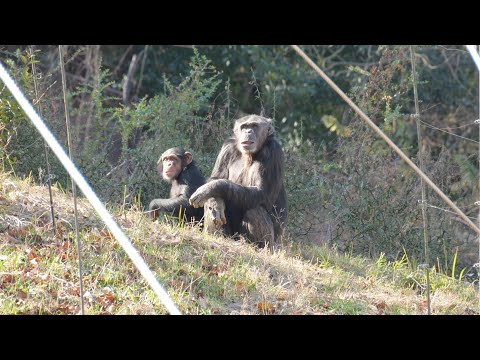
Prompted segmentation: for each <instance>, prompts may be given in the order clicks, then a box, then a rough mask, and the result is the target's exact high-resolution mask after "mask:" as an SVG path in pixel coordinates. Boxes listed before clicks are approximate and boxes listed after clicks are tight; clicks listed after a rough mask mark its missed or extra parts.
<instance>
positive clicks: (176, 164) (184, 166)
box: [148, 146, 205, 222]
mask: <svg viewBox="0 0 480 360" xmlns="http://www.w3.org/2000/svg"><path fill="white" fill-rule="evenodd" d="M157 170H158V173H159V175H160V176H162V177H163V179H164V180H165V181H167V182H169V183H170V184H171V185H172V187H171V188H170V198H169V199H154V200H152V201H151V202H150V205H149V207H148V209H149V210H150V211H151V214H152V215H151V217H152V219H154V220H155V219H156V218H157V217H158V216H159V215H160V213H163V214H168V215H172V216H174V217H178V216H179V213H180V211H181V213H182V216H183V218H184V219H185V220H186V221H187V222H190V221H192V220H193V221H194V222H198V221H200V220H201V219H202V217H203V208H198V209H196V208H194V207H192V206H191V205H190V204H189V203H188V199H189V197H190V196H191V195H192V194H193V193H194V192H195V190H197V188H198V187H200V186H201V185H203V184H205V178H204V177H203V175H202V173H201V172H200V170H199V169H198V168H197V166H196V165H195V161H193V157H192V154H191V153H190V152H188V151H185V150H184V149H183V148H182V147H181V146H177V147H174V148H171V149H168V150H167V151H165V152H164V153H163V154H162V156H160V159H159V160H158V162H157ZM180 209H181V210H180Z"/></svg>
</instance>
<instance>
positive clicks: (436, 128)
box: [420, 120, 480, 144]
mask: <svg viewBox="0 0 480 360" xmlns="http://www.w3.org/2000/svg"><path fill="white" fill-rule="evenodd" d="M420 122H421V123H422V124H424V125H425V126H427V127H429V128H432V129H435V130H438V131H441V132H444V133H447V134H449V135H452V136H456V137H459V138H462V139H464V140H467V141H471V142H474V143H476V144H480V142H479V141H477V140H473V139H469V138H467V137H465V136H461V135H457V134H454V133H451V132H449V131H446V130H443V129H441V128H438V127H436V126H433V125H430V124H429V123H427V122H425V121H422V120H420ZM469 125H471V124H469Z"/></svg>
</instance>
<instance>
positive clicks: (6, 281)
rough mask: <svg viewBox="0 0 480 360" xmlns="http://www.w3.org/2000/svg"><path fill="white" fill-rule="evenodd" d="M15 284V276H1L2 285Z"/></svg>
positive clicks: (0, 282)
mask: <svg viewBox="0 0 480 360" xmlns="http://www.w3.org/2000/svg"><path fill="white" fill-rule="evenodd" d="M14 282H15V276H14V275H13V274H0V284H12V283H14Z"/></svg>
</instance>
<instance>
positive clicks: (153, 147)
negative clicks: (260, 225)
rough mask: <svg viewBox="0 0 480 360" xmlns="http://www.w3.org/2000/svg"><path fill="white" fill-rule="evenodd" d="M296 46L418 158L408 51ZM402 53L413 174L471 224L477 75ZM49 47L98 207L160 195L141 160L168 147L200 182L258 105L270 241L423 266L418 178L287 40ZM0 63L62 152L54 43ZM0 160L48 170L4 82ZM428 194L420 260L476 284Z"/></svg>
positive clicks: (38, 141) (459, 52)
mask: <svg viewBox="0 0 480 360" xmlns="http://www.w3.org/2000/svg"><path fill="white" fill-rule="evenodd" d="M302 49H304V51H305V52H306V53H307V54H308V55H309V56H310V57H311V58H312V59H313V60H314V61H315V62H316V63H317V64H318V65H319V66H320V68H322V69H323V70H324V71H325V72H326V73H327V74H328V76H330V77H331V78H332V79H333V80H334V81H335V82H336V83H337V84H338V85H339V87H340V88H341V89H343V90H344V91H345V92H346V93H347V94H348V95H349V96H350V97H351V98H352V99H353V101H354V102H355V103H356V104H357V105H358V106H359V107H360V108H361V109H362V110H363V111H364V112H365V113H366V114H367V115H368V116H369V117H370V118H371V119H372V120H373V121H374V122H375V123H376V124H377V125H378V126H379V127H380V128H381V129H382V130H383V131H384V132H386V133H387V135H388V136H390V137H391V138H392V140H393V141H394V142H395V143H396V144H397V145H399V147H400V148H401V149H402V150H403V151H404V152H405V153H406V154H407V155H408V156H410V158H412V159H413V160H414V162H416V163H417V164H418V152H419V146H418V142H417V132H416V122H415V117H414V116H413V115H414V113H415V110H414V100H413V83H412V68H411V61H410V46H403V45H388V46H383V45H308V46H302ZM413 50H414V51H415V60H416V67H417V79H418V84H417V85H418V93H419V99H420V119H421V121H422V142H421V146H422V150H423V151H424V153H425V154H426V155H425V163H426V169H425V172H426V173H427V175H428V176H429V177H430V178H431V179H432V180H433V181H434V182H435V183H436V184H437V185H438V186H439V187H440V188H441V189H442V191H443V192H444V193H445V194H447V195H448V196H449V197H450V198H451V199H452V200H453V201H454V202H455V203H456V204H457V205H458V206H459V207H460V208H461V209H462V210H463V211H464V212H465V213H466V214H467V215H468V216H471V217H472V219H476V218H477V213H478V205H476V204H475V202H476V200H477V199H478V195H479V193H478V191H479V190H478V153H479V150H478V124H475V123H474V121H475V120H476V119H478V117H479V116H478V113H479V108H478V102H479V93H478V72H477V71H476V69H475V67H474V64H473V62H472V60H471V58H470V55H469V54H468V53H467V51H466V49H465V48H464V47H462V46H457V45H434V46H433V45H432V46H413ZM64 52H65V59H64V60H65V66H66V75H67V78H66V81H67V101H68V107H69V113H70V119H71V124H72V128H71V132H72V139H71V141H72V147H73V158H74V161H75V163H76V164H78V166H79V168H80V170H81V171H82V172H83V174H85V176H86V178H87V179H88V181H89V182H90V184H91V185H92V187H93V188H94V190H95V191H96V193H97V194H98V195H99V197H100V198H101V199H102V200H103V201H105V202H106V203H107V204H109V205H111V206H122V208H123V209H128V208H130V207H135V206H138V207H139V208H140V209H141V208H142V207H143V208H145V206H147V205H148V203H149V201H150V200H151V199H152V198H154V197H159V196H167V194H168V191H167V186H166V184H164V183H162V182H161V179H160V178H159V176H158V175H157V174H156V170H155V163H156V161H157V159H158V156H159V155H160V154H161V153H162V152H163V151H164V150H165V149H167V148H170V147H172V146H176V145H182V146H184V147H185V148H187V149H189V150H190V151H191V152H192V153H193V155H194V159H195V160H196V161H197V163H198V165H199V166H200V168H201V170H202V172H203V173H204V174H205V175H206V176H208V175H209V174H210V171H211V169H212V167H213V164H214V161H215V158H216V156H217V153H218V151H219V149H220V146H221V144H222V142H223V140H224V139H225V138H226V137H228V136H230V133H231V128H232V125H233V121H234V120H235V119H236V118H238V117H240V116H243V115H245V114H250V113H255V114H261V115H264V116H268V117H271V118H272V119H274V122H275V127H276V131H277V136H278V138H279V140H280V142H281V144H282V146H283V148H284V150H285V153H286V172H285V173H286V179H285V180H286V184H287V193H288V200H289V216H290V217H289V223H288V226H287V237H286V239H285V243H284V244H283V245H284V246H288V244H290V243H292V242H293V243H296V244H315V245H318V246H327V247H328V248H330V249H335V251H339V252H340V253H343V254H346V255H349V256H355V255H359V256H362V257H366V258H370V259H373V260H375V261H376V260H378V259H383V260H384V261H387V262H392V263H393V262H395V261H402V259H405V257H407V258H408V261H409V263H410V264H411V266H413V267H414V268H416V267H417V266H418V265H419V264H422V263H424V262H425V259H424V248H423V221H422V214H421V207H420V205H419V204H420V203H419V201H420V200H421V188H420V180H419V178H418V177H417V176H416V175H415V174H414V173H413V171H412V170H411V169H410V168H408V167H407V166H406V165H405V164H404V163H403V162H402V161H401V160H400V158H399V157H398V156H397V155H396V154H395V153H394V152H393V151H391V150H390V148H388V146H387V145H386V144H385V143H384V142H383V141H382V140H380V139H378V138H377V137H376V136H375V135H374V134H373V133H372V132H371V130H370V129H368V128H367V127H365V126H364V125H363V123H362V122H361V120H360V119H359V118H358V117H357V116H356V115H355V114H354V113H353V112H352V111H351V109H350V108H349V107H348V105H346V104H345V103H344V102H343V101H342V100H341V99H340V98H339V97H338V96H337V95H336V94H335V93H334V91H333V90H332V89H330V88H329V86H328V85H327V84H326V83H325V82H324V81H323V80H322V79H321V78H320V77H318V76H317V75H316V74H315V73H314V72H313V71H312V70H311V69H310V68H309V67H308V66H307V65H306V64H305V63H304V61H303V60H302V59H301V58H300V57H298V55H297V54H296V53H295V52H294V51H293V50H292V49H291V48H290V47H289V46H286V45H262V46H256V45H203V46H191V45H168V46H167V45H164V46H162V45H69V46H64ZM0 60H1V61H2V63H3V64H5V65H6V66H7V68H8V70H9V71H10V73H11V74H12V75H13V76H14V77H15V79H16V80H17V81H18V83H19V84H20V86H21V87H22V89H23V91H24V92H25V93H26V95H27V97H28V98H29V99H31V100H32V102H33V104H34V106H35V107H36V109H37V110H38V111H39V112H40V113H41V114H42V116H43V119H44V120H45V122H46V123H47V125H48V126H49V127H50V128H51V129H52V131H53V132H54V134H55V135H56V136H57V138H58V139H59V140H60V141H61V142H62V143H63V144H65V147H66V128H65V111H64V101H63V92H62V82H61V74H60V65H59V50H58V46H56V45H41V46H40V45H36V46H23V45H22V46H20V45H18V46H17V45H4V46H0ZM33 67H35V73H34V72H33ZM35 86H36V87H37V93H36V92H35ZM48 159H49V165H50V168H51V173H52V174H54V176H55V180H54V181H55V183H56V186H57V187H58V188H61V189H63V190H64V191H66V192H69V191H70V190H71V183H70V180H69V178H68V176H67V173H66V171H65V170H64V169H63V167H62V166H61V165H60V164H59V162H58V161H57V159H56V158H55V156H53V154H52V153H51V152H50V154H49V158H48ZM0 168H1V169H2V171H3V172H5V173H6V172H11V173H13V174H15V176H16V177H18V178H30V179H32V181H33V182H34V183H36V184H45V183H46V181H47V178H48V171H47V169H46V160H45V153H44V142H43V140H42V138H41V137H40V136H39V135H38V134H37V132H36V130H35V129H34V128H33V126H32V125H31V124H30V121H29V120H28V119H27V118H26V117H25V115H24V113H23V111H22V110H21V109H20V108H19V106H18V105H17V104H16V102H15V101H14V99H13V97H12V96H11V94H10V93H9V92H8V90H7V89H6V88H5V87H3V85H2V86H1V87H0ZM428 192H429V193H430V191H428ZM427 202H428V205H429V207H428V211H427V212H428V217H429V223H430V231H429V232H430V240H429V248H430V266H432V267H434V269H435V271H437V272H438V273H443V274H446V275H448V276H450V277H453V278H457V279H458V278H460V279H462V280H468V281H470V282H476V283H478V274H477V270H476V268H475V266H474V265H475V263H477V262H478V256H479V253H478V251H479V250H478V239H477V236H476V235H475V233H474V232H473V231H472V230H471V229H470V228H469V227H468V226H467V225H465V224H464V223H463V222H462V221H461V220H460V219H459V218H458V217H457V216H456V215H454V214H452V213H451V212H449V211H448V210H449V209H447V206H446V205H445V204H444V203H443V202H442V201H441V200H440V199H439V198H438V197H437V196H436V195H435V194H433V193H430V194H429V196H428V200H427ZM0 215H1V213H0ZM0 230H1V229H0ZM383 260H382V261H383Z"/></svg>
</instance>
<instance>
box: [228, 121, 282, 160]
mask: <svg viewBox="0 0 480 360" xmlns="http://www.w3.org/2000/svg"><path fill="white" fill-rule="evenodd" d="M234 133H235V137H236V139H237V147H238V150H240V152H242V153H243V154H255V153H256V152H258V151H259V150H261V149H262V147H263V144H264V143H265V140H266V139H267V137H268V136H269V135H272V134H273V126H272V123H271V121H270V120H269V119H266V118H261V117H259V116H255V117H254V116H250V117H245V118H242V119H241V121H237V122H236V123H235V127H234Z"/></svg>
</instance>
